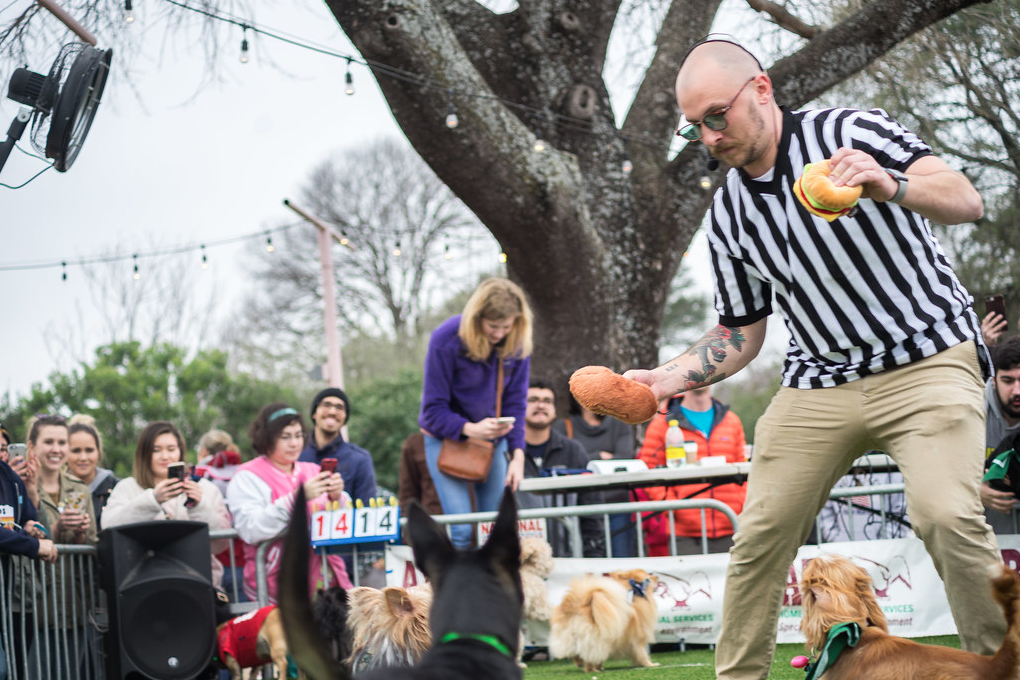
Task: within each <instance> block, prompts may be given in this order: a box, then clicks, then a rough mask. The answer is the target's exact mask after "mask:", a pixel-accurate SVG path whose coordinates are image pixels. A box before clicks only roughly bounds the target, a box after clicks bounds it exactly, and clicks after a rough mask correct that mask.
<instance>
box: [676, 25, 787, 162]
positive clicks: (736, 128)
mask: <svg viewBox="0 0 1020 680" xmlns="http://www.w3.org/2000/svg"><path fill="white" fill-rule="evenodd" d="M676 100H677V104H678V105H679V106H680V111H681V113H682V114H683V117H684V120H683V121H681V129H685V128H686V129H693V130H694V132H695V134H696V135H697V136H696V137H695V138H694V139H695V140H698V141H700V142H701V143H702V144H704V145H705V148H706V149H708V152H709V153H710V154H711V155H712V157H713V158H716V159H717V160H720V161H722V162H724V163H726V164H727V165H729V166H730V167H734V168H744V169H745V170H746V171H747V172H748V174H750V175H751V176H752V177H758V176H760V175H762V174H763V173H764V172H765V171H767V170H768V169H769V168H770V167H772V164H773V163H774V162H775V158H776V153H777V150H778V146H779V140H780V136H781V129H782V112H781V111H780V110H779V107H778V106H777V105H776V102H775V99H774V98H773V97H772V80H771V79H770V78H769V76H768V74H767V73H765V72H764V71H763V70H762V67H761V64H759V63H758V60H757V59H755V57H754V55H753V54H751V53H750V52H748V51H747V50H745V49H744V48H743V47H741V46H740V45H736V44H734V43H732V42H728V41H726V40H714V39H709V40H708V41H706V42H702V43H700V44H698V45H695V47H694V48H693V49H691V51H690V52H689V53H688V54H687V56H686V58H685V59H684V61H683V63H682V64H681V66H680V72H679V73H678V74H677V77H676ZM707 116H712V119H711V121H712V122H711V124H710V125H706V124H705V123H704V122H703V121H704V120H705V119H706V117H707Z"/></svg>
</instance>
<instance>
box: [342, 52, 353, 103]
mask: <svg viewBox="0 0 1020 680" xmlns="http://www.w3.org/2000/svg"><path fill="white" fill-rule="evenodd" d="M344 93H345V94H346V95H348V96H350V95H352V94H354V76H353V75H351V58H350V57H347V73H346V74H345V75H344Z"/></svg>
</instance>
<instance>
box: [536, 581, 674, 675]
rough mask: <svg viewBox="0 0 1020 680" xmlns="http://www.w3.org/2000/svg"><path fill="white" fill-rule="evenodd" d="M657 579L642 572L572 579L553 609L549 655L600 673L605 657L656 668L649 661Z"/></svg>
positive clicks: (653, 636)
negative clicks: (568, 660) (626, 659)
mask: <svg viewBox="0 0 1020 680" xmlns="http://www.w3.org/2000/svg"><path fill="white" fill-rule="evenodd" d="M657 583H658V579H657V578H656V577H655V576H652V575H651V574H649V573H648V572H646V571H644V570H643V569H630V570H627V571H614V572H610V573H609V574H607V575H605V576H594V575H590V574H589V575H587V576H582V577H581V578H577V579H574V580H573V581H572V582H571V583H570V587H569V588H568V589H567V593H566V594H565V595H564V596H563V599H562V600H561V601H560V603H559V604H558V605H556V608H555V609H554V610H553V613H552V619H551V621H550V630H549V654H550V656H553V657H556V658H561V659H569V658H572V659H573V660H574V663H575V664H576V665H577V666H579V667H581V668H584V670H585V671H588V672H591V671H600V670H602V664H603V663H604V662H605V661H606V659H612V658H629V659H630V660H631V661H632V662H633V663H634V664H636V665H639V666H658V665H659V664H657V663H654V662H653V661H652V660H651V659H650V658H649V657H648V645H649V644H651V642H652V641H653V640H654V639H655V618H656V606H655V600H654V599H652V593H653V592H654V590H655V586H656V584H657Z"/></svg>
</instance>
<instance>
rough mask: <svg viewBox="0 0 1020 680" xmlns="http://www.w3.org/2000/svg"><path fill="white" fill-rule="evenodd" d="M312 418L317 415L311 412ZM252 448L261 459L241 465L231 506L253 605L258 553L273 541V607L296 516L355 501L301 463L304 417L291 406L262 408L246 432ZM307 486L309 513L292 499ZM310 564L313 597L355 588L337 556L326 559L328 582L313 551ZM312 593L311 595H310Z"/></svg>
mask: <svg viewBox="0 0 1020 680" xmlns="http://www.w3.org/2000/svg"><path fill="white" fill-rule="evenodd" d="M313 412H314V410H313ZM248 436H249V437H250V438H251V443H252V447H254V449H255V452H256V453H257V454H258V456H256V457H255V458H254V459H253V460H249V461H248V462H247V463H243V464H242V465H241V468H240V469H239V470H238V471H237V474H235V475H234V477H233V479H231V480H230V484H229V485H228V486H227V504H228V505H229V506H230V511H231V513H233V515H234V527H235V528H236V529H237V533H238V535H239V536H240V537H241V539H242V540H243V541H244V542H245V545H244V558H245V563H244V590H245V594H246V595H247V596H248V598H249V599H252V600H255V599H257V597H258V584H257V583H256V581H255V551H256V550H257V548H258V546H259V544H260V543H264V542H265V541H273V543H272V545H271V546H270V547H269V549H268V550H267V552H266V556H265V560H266V579H267V585H268V592H269V601H270V602H273V603H275V602H276V592H277V587H276V581H277V578H278V575H279V572H280V556H281V551H282V548H283V538H282V534H283V533H284V531H286V529H287V523H288V522H289V521H290V515H291V513H292V512H295V511H297V512H310V509H311V507H312V506H313V505H314V504H318V505H319V507H325V506H326V504H327V503H328V502H333V501H340V503H341V506H342V507H345V506H347V505H349V504H350V503H351V497H350V496H349V495H348V494H347V493H346V492H345V491H344V480H343V477H341V476H340V475H339V474H338V473H335V472H333V473H330V472H325V471H323V470H322V469H321V468H320V467H319V465H318V464H316V463H311V462H306V461H301V460H299V457H300V455H301V448H302V446H303V444H304V441H305V426H304V422H303V421H302V420H301V414H300V413H298V412H297V411H296V410H295V409H293V408H291V407H290V406H288V405H287V404H283V403H273V404H268V405H266V406H263V407H262V409H261V410H260V411H259V413H258V415H257V416H256V417H255V420H254V421H252V424H251V426H250V427H249V429H248ZM300 486H303V487H304V490H305V498H307V499H308V503H307V507H304V508H297V509H295V508H294V494H295V492H296V491H297V489H298V487H300ZM309 551H310V552H311V559H310V560H309V570H308V574H309V584H310V587H311V590H312V593H314V592H315V591H316V590H317V589H325V588H329V587H332V586H335V585H338V586H341V587H343V588H345V589H347V588H350V587H351V580H350V578H349V577H348V576H347V567H346V566H345V565H344V561H343V560H342V559H341V558H340V556H339V555H327V557H326V562H327V565H328V569H327V570H326V573H327V579H328V581H324V580H323V574H322V561H321V557H320V555H319V553H318V552H316V551H314V550H312V549H311V548H310V547H309ZM312 593H310V594H312Z"/></svg>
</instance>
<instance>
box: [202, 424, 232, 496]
mask: <svg viewBox="0 0 1020 680" xmlns="http://www.w3.org/2000/svg"><path fill="white" fill-rule="evenodd" d="M240 465H241V454H240V453H238V448H237V444H235V443H234V438H233V437H231V436H230V433H228V432H224V431H223V430H209V431H208V432H206V433H205V434H203V435H202V437H201V438H200V439H199V440H198V464H197V465H196V466H195V474H196V475H198V476H199V477H204V478H206V479H208V480H209V481H210V482H212V483H213V484H215V485H216V486H217V487H218V488H219V490H220V492H221V493H223V494H226V493H227V484H228V483H229V482H230V479H231V478H232V477H233V476H234V473H235V472H237V468H238V467H239V466H240Z"/></svg>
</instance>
